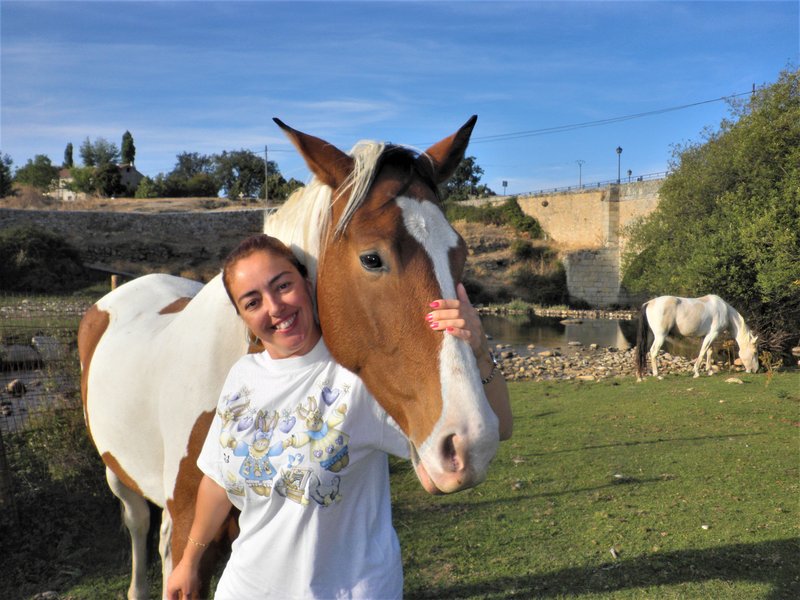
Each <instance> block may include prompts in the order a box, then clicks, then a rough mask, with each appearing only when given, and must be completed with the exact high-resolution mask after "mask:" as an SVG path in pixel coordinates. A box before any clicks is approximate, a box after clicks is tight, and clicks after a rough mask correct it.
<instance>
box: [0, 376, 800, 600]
mask: <svg viewBox="0 0 800 600" xmlns="http://www.w3.org/2000/svg"><path fill="white" fill-rule="evenodd" d="M739 377H740V378H741V379H742V380H743V381H744V383H743V384H741V385H736V384H728V383H725V381H724V380H725V378H724V377H703V378H700V379H692V378H691V377H688V376H668V377H666V378H665V379H664V380H662V381H658V380H656V379H653V378H648V379H646V380H645V381H644V382H643V383H640V384H637V383H635V382H634V381H633V380H632V379H618V380H612V381H604V382H599V383H576V382H542V383H513V384H510V389H511V397H512V404H513V409H514V415H515V422H514V428H515V431H514V436H513V438H512V439H511V440H509V441H507V442H503V443H502V444H501V446H500V451H499V453H498V456H497V458H496V459H495V461H494V463H493V464H492V468H491V470H490V473H489V477H488V479H487V481H486V482H484V483H483V484H482V485H481V486H479V487H477V488H475V489H473V490H468V491H465V492H461V493H459V494H455V495H452V496H444V497H442V496H438V497H433V496H429V495H427V494H426V493H425V492H423V491H422V490H421V488H420V486H419V483H418V482H417V480H416V478H415V476H414V474H413V472H412V471H411V470H410V467H409V466H408V464H407V463H405V462H400V461H393V462H392V471H393V473H392V491H393V505H394V518H395V526H396V529H397V532H398V535H399V536H400V541H401V547H402V552H403V560H404V567H405V578H406V584H405V597H406V598H407V599H408V600H413V599H422V598H437V599H438V598H463V599H478V598H480V599H486V600H495V599H504V598H579V599H589V598H592V599H595V598H614V599H618V598H622V599H626V598H637V599H648V600H649V599H651V598H656V599H694V598H697V599H706V598H713V599H717V598H719V599H725V600H727V599H733V600H740V599H769V600H777V599H782V598H787V599H788V598H800V561H798V557H800V545H799V544H798V525H799V524H800V523H799V521H798V514H799V513H798V509H799V508H800V507H799V506H798V498H799V497H800V495H799V492H800V481H799V479H800V477H799V475H800V474H799V473H798V467H799V466H800V460H799V459H800V452H798V451H799V450H800V436H799V434H800V429H799V428H798V426H799V425H800V374H798V373H797V372H796V371H795V372H791V373H777V374H775V375H774V376H773V377H771V378H770V377H769V376H768V375H766V374H763V373H761V374H757V375H744V374H742V375H740V376H739ZM79 417H80V415H79V414H77V416H76V419H78V420H79ZM60 427H61V429H62V431H64V426H63V424H61V425H60ZM74 445H75V446H77V445H78V444H74ZM87 448H88V447H87ZM86 451H87V452H89V450H86ZM36 456H37V458H39V459H42V460H44V459H46V458H47V453H46V452H45V453H40V452H37V454H36ZM91 462H92V463H93V466H92V468H89V467H87V466H85V465H82V466H81V467H80V468H79V469H78V471H79V476H78V477H77V478H75V479H74V480H72V481H70V480H68V479H64V480H56V479H55V478H54V480H53V482H52V483H51V484H50V485H49V486H47V487H46V488H44V489H42V490H39V491H38V492H37V495H36V496H29V497H26V498H25V499H24V500H23V501H21V502H18V503H17V507H16V508H17V511H18V513H19V526H18V527H17V529H16V531H15V530H13V529H6V526H7V525H6V526H3V527H0V529H2V531H0V556H2V557H3V561H2V562H3V576H2V577H0V598H3V599H10V600H14V599H20V600H23V599H25V600H27V599H30V598H31V597H32V596H33V595H34V594H35V593H38V592H43V591H46V590H57V591H58V592H59V594H60V597H61V598H62V600H65V599H69V600H94V599H96V598H114V599H115V598H124V596H125V591H126V590H127V587H128V583H129V568H130V566H129V551H128V540H127V534H126V533H125V532H124V530H123V529H122V525H121V521H120V519H119V511H118V508H117V506H116V503H115V502H114V500H113V498H112V497H111V494H110V492H108V491H107V489H106V488H105V486H104V484H103V482H102V466H101V464H100V461H99V459H98V458H97V457H96V455H91ZM156 517H157V515H156V514H154V518H156ZM0 525H3V523H2V520H0ZM704 526H705V528H704ZM346 545H347V540H343V541H342V548H346ZM611 548H614V552H615V553H616V558H615V557H613V556H612V554H611V552H610V549H611ZM152 549H153V556H154V557H155V556H157V551H156V543H155V539H153V541H152ZM340 550H341V548H340V549H338V550H337V549H334V548H332V549H331V551H340ZM159 573H160V571H159V566H158V564H157V560H155V559H154V560H153V562H152V564H151V567H150V575H151V581H152V589H151V598H154V599H155V598H159V597H160V596H159V589H160V575H159Z"/></svg>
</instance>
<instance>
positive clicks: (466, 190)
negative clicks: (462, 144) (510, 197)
mask: <svg viewBox="0 0 800 600" xmlns="http://www.w3.org/2000/svg"><path fill="white" fill-rule="evenodd" d="M482 175H483V169H481V168H480V167H479V166H478V164H477V163H476V162H475V157H474V156H467V157H465V158H464V159H463V160H462V161H461V163H460V164H459V165H458V168H456V171H455V173H453V176H452V177H450V179H448V180H447V181H446V182H445V183H444V185H442V187H441V188H440V192H441V194H442V199H444V200H467V199H468V198H472V197H475V196H490V195H493V194H494V192H492V190H490V189H489V188H488V187H487V186H485V185H482V184H480V180H481V176H482Z"/></svg>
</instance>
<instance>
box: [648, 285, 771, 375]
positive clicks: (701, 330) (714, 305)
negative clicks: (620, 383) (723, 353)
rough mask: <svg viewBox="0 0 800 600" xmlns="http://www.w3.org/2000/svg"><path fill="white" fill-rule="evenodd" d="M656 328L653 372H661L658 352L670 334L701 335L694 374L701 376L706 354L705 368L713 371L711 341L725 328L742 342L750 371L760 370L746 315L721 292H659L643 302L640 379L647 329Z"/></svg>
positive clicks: (742, 356)
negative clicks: (684, 294)
mask: <svg viewBox="0 0 800 600" xmlns="http://www.w3.org/2000/svg"><path fill="white" fill-rule="evenodd" d="M648 326H649V328H650V330H651V331H652V332H653V337H654V339H653V344H652V345H651V346H650V361H651V363H652V366H653V376H656V377H657V376H658V365H657V363H656V356H657V355H658V351H659V349H661V346H662V345H663V344H664V340H665V339H666V338H667V336H668V335H675V334H677V335H681V336H684V337H702V338H703V343H702V344H701V346H700V354H699V356H698V357H697V360H696V361H695V363H694V376H695V377H700V363H701V362H702V360H703V355H705V357H706V372H708V374H709V375H711V374H712V371H711V354H712V349H711V343H712V342H713V341H714V340H715V339H716V338H717V337H718V336H719V335H720V334H722V333H724V332H725V331H727V332H729V333H730V334H732V335H733V337H734V338H736V343H737V344H738V345H739V358H741V360H742V364H743V365H744V368H745V370H746V371H747V372H748V373H755V372H756V371H758V353H757V349H756V341H757V340H758V336H754V335H753V334H752V332H751V331H750V328H749V327H748V326H747V324H746V323H745V322H744V318H743V317H742V315H740V314H739V313H738V312H737V311H736V309H735V308H733V307H732V306H731V305H730V304H728V303H727V302H725V300H723V299H722V298H720V297H719V296H715V295H713V294H709V295H708V296H703V297H702V298H680V297H678V296H659V297H658V298H654V299H653V300H650V301H648V302H645V303H644V304H642V310H641V313H640V316H639V330H638V332H637V335H636V370H637V374H638V378H639V380H641V378H642V377H643V376H644V375H645V372H646V371H647V353H648V352H647V348H646V346H645V344H646V342H647V329H648Z"/></svg>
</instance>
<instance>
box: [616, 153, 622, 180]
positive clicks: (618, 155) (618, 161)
mask: <svg viewBox="0 0 800 600" xmlns="http://www.w3.org/2000/svg"><path fill="white" fill-rule="evenodd" d="M621 156H622V146H617V183H619V163H620V157H621Z"/></svg>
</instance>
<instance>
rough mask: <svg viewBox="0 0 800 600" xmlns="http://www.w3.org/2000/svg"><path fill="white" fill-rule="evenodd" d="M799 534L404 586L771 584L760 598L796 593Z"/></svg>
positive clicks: (485, 593) (481, 593) (799, 589)
mask: <svg viewBox="0 0 800 600" xmlns="http://www.w3.org/2000/svg"><path fill="white" fill-rule="evenodd" d="M798 556H800V538H789V539H785V540H776V541H770V542H762V543H759V544H734V545H730V546H722V547H719V548H709V549H705V550H681V551H677V552H667V553H663V554H661V553H659V554H653V555H648V556H640V557H636V558H632V559H630V560H620V561H616V562H611V563H604V564H601V565H597V566H592V567H576V568H569V569H562V570H560V571H555V572H553V573H543V574H520V575H518V576H513V577H498V578H495V579H492V580H487V581H485V582H482V583H479V584H463V585H462V584H454V585H436V584H432V583H429V582H426V584H425V587H424V588H421V587H420V588H415V589H407V590H406V594H405V597H406V598H407V600H423V599H427V598H436V599H442V598H476V597H479V598H482V599H484V600H501V599H504V598H552V597H557V596H567V597H572V596H576V595H579V594H598V593H605V594H608V593H613V592H616V591H621V590H636V589H639V588H649V587H653V586H669V585H677V584H682V583H703V582H706V581H712V580H717V581H726V582H752V583H761V584H768V585H770V587H771V589H770V591H769V593H768V594H767V595H766V596H765V600H783V599H789V598H800V561H798V560H797V557H798Z"/></svg>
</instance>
